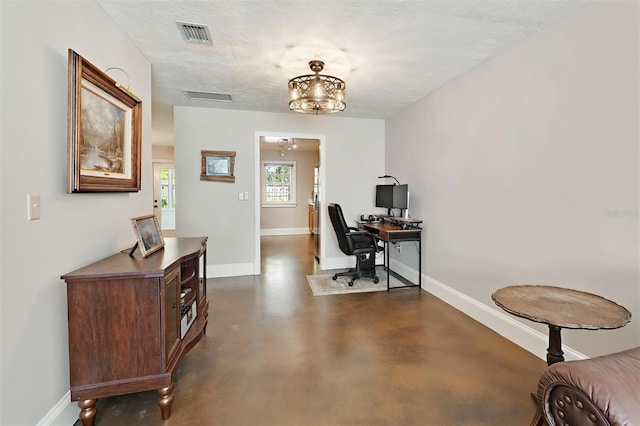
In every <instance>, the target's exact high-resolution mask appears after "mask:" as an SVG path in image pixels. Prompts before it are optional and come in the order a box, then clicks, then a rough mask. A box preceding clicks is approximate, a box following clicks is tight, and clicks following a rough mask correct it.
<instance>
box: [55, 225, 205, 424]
mask: <svg viewBox="0 0 640 426" xmlns="http://www.w3.org/2000/svg"><path fill="white" fill-rule="evenodd" d="M206 256H207V238H206V237H197V238H167V239H165V247H164V249H162V250H159V251H157V252H155V253H153V254H151V255H150V256H148V257H146V258H143V257H142V256H141V255H140V253H139V252H135V253H134V255H133V256H129V255H128V251H127V250H125V251H124V252H119V253H116V254H114V255H112V256H110V257H107V258H105V259H102V260H99V261H98V262H95V263H93V264H91V265H87V266H85V267H83V268H80V269H78V270H76V271H73V272H70V273H68V274H65V275H63V276H62V279H63V280H65V282H66V283H67V309H68V323H69V370H70V384H71V400H72V401H79V402H78V405H79V406H80V408H81V412H80V420H81V421H82V423H83V425H84V426H90V425H93V422H94V420H95V416H96V412H97V410H96V408H95V404H96V401H97V399H98V398H104V397H108V396H113V395H121V394H127V393H133V392H141V391H148V390H153V389H155V390H157V391H158V395H159V401H158V404H159V405H160V410H161V413H162V419H164V420H166V419H168V418H169V417H170V416H171V405H172V403H173V386H174V385H173V379H174V375H175V373H176V371H177V369H178V367H179V365H180V362H181V360H182V358H183V356H184V355H185V353H186V352H187V351H188V350H189V349H191V348H192V347H193V346H195V344H196V343H198V341H199V340H200V339H201V338H202V336H203V335H204V333H205V332H206V327H207V311H208V307H209V302H208V300H207V294H206V284H205V283H206V280H205V279H204V278H200V275H202V277H206V264H207V262H206ZM201 272H202V273H201ZM183 292H184V293H185V296H184V297H182V293H183ZM185 307H188V309H184V308H185Z"/></svg>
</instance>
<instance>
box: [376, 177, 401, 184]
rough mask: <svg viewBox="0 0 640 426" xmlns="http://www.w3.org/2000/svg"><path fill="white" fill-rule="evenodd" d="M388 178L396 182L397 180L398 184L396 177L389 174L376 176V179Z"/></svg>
mask: <svg viewBox="0 0 640 426" xmlns="http://www.w3.org/2000/svg"><path fill="white" fill-rule="evenodd" d="M388 178H391V179H393V180H395V181H396V182H398V185H400V182H399V181H398V179H396V178H394V177H393V176H391V175H384V176H378V179H388ZM394 185H395V184H394Z"/></svg>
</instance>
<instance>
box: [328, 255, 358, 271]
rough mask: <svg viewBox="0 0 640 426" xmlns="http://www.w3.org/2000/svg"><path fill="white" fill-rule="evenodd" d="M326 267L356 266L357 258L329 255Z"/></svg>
mask: <svg viewBox="0 0 640 426" xmlns="http://www.w3.org/2000/svg"><path fill="white" fill-rule="evenodd" d="M325 265H326V269H327V270H332V269H349V268H353V267H354V266H356V259H355V257H353V256H340V257H328V258H327V259H326V262H325Z"/></svg>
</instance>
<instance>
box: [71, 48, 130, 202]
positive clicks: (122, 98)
mask: <svg viewBox="0 0 640 426" xmlns="http://www.w3.org/2000/svg"><path fill="white" fill-rule="evenodd" d="M68 86H69V87H68V135H67V192H69V193H73V192H136V191H140V161H141V160H140V158H141V156H140V150H141V146H142V143H141V142H142V141H141V139H142V101H140V99H138V98H137V97H136V96H135V95H133V94H132V93H131V92H129V91H128V90H124V89H122V88H121V86H120V85H118V84H117V83H116V82H115V81H114V80H113V79H111V77H109V76H108V75H106V74H105V73H104V72H102V71H101V70H100V69H98V68H97V67H95V66H94V65H93V64H91V63H90V62H88V61H87V60H86V59H84V58H83V57H82V56H80V55H79V54H77V53H76V52H74V51H73V50H71V49H69V82H68Z"/></svg>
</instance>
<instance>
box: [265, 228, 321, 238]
mask: <svg viewBox="0 0 640 426" xmlns="http://www.w3.org/2000/svg"><path fill="white" fill-rule="evenodd" d="M301 234H311V233H310V232H309V228H270V229H261V230H260V236H267V235H301Z"/></svg>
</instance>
